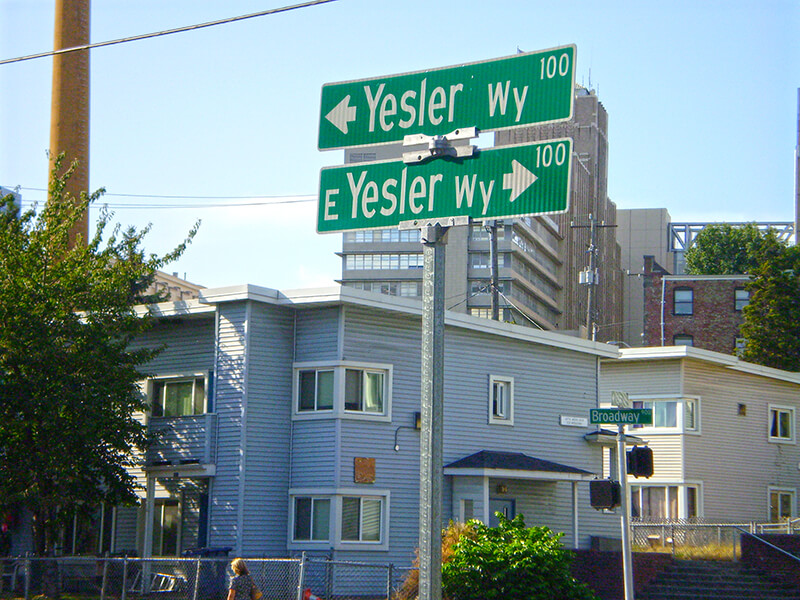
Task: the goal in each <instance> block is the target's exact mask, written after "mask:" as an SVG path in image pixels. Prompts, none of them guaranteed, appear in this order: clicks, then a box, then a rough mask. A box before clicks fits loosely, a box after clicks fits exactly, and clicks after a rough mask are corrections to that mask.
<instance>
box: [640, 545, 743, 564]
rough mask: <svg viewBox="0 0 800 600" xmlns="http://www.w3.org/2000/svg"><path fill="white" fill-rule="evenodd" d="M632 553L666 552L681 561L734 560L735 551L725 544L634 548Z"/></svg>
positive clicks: (731, 546) (732, 547)
mask: <svg viewBox="0 0 800 600" xmlns="http://www.w3.org/2000/svg"><path fill="white" fill-rule="evenodd" d="M633 551H634V552H662V553H663V552H666V553H668V554H672V555H674V556H675V558H678V559H683V560H734V558H735V554H734V552H735V550H734V546H733V544H732V543H727V544H724V543H723V544H717V543H712V544H705V545H702V546H676V547H675V548H674V551H673V548H672V544H665V545H660V544H656V545H648V546H634V547H633Z"/></svg>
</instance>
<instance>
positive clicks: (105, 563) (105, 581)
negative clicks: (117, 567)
mask: <svg viewBox="0 0 800 600" xmlns="http://www.w3.org/2000/svg"><path fill="white" fill-rule="evenodd" d="M107 584H108V559H107V558H104V559H103V583H102V584H101V585H100V600H105V597H106V585H107Z"/></svg>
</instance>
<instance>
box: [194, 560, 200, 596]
mask: <svg viewBox="0 0 800 600" xmlns="http://www.w3.org/2000/svg"><path fill="white" fill-rule="evenodd" d="M199 589H200V557H199V556H198V557H197V567H196V568H195V570H194V590H192V600H197V592H198V590H199Z"/></svg>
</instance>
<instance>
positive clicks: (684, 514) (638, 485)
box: [628, 476, 704, 519]
mask: <svg viewBox="0 0 800 600" xmlns="http://www.w3.org/2000/svg"><path fill="white" fill-rule="evenodd" d="M628 485H629V486H630V496H631V507H632V506H633V504H632V503H633V500H634V497H635V496H636V494H637V493H638V492H639V490H641V489H642V488H662V489H664V501H665V502H666V503H667V504H666V506H665V507H664V508H665V514H667V513H668V512H669V492H668V491H667V490H668V488H670V487H674V488H677V498H678V517H677V518H678V519H688V518H689V493H688V490H689V488H694V489H695V490H697V498H696V500H697V506H696V509H697V515H696V518H702V517H703V515H704V512H703V511H704V509H703V483H702V482H700V481H680V482H678V481H670V480H666V479H665V480H658V479H656V480H648V481H647V483H643V482H642V481H641V480H636V479H633V478H631V477H630V476H629V477H628ZM639 502H640V507H641V496H639ZM639 518H641V516H640V517H639Z"/></svg>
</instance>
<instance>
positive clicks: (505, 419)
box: [489, 375, 514, 425]
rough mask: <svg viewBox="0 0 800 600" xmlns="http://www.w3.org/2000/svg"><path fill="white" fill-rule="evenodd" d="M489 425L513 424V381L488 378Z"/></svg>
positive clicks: (494, 377)
mask: <svg viewBox="0 0 800 600" xmlns="http://www.w3.org/2000/svg"><path fill="white" fill-rule="evenodd" d="M489 423H495V424H501V425H513V424H514V379H513V378H512V377H498V376H495V375H490V376H489Z"/></svg>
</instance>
